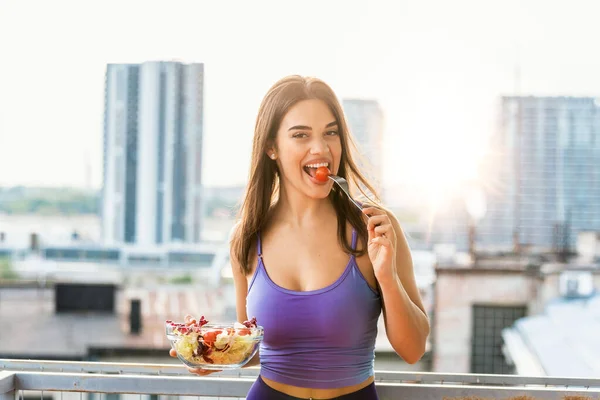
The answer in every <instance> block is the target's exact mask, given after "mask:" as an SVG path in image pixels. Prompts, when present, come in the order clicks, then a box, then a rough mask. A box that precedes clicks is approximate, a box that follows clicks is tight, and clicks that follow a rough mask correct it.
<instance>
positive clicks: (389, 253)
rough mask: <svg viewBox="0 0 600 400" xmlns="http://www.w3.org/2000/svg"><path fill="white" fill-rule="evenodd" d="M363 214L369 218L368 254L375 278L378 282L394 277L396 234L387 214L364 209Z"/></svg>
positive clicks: (369, 208) (377, 209)
mask: <svg viewBox="0 0 600 400" xmlns="http://www.w3.org/2000/svg"><path fill="white" fill-rule="evenodd" d="M362 211H363V213H364V214H365V215H367V216H368V217H369V220H368V222H367V231H368V232H369V244H368V253H369V258H370V259H371V264H373V272H374V273H375V278H377V280H378V281H379V282H381V281H382V280H387V279H394V278H395V277H396V267H395V265H396V232H395V231H394V227H393V226H392V221H391V220H390V217H389V216H388V215H387V213H386V212H385V211H383V210H380V209H379V208H375V207H366V208H363V210H362Z"/></svg>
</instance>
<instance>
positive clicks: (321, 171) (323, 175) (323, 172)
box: [315, 167, 331, 182]
mask: <svg viewBox="0 0 600 400" xmlns="http://www.w3.org/2000/svg"><path fill="white" fill-rule="evenodd" d="M329 175H331V172H330V171H329V168H327V167H319V168H317V171H316V172H315V179H316V180H318V181H319V182H327V177H328V176H329Z"/></svg>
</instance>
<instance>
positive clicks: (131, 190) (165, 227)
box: [102, 62, 204, 246]
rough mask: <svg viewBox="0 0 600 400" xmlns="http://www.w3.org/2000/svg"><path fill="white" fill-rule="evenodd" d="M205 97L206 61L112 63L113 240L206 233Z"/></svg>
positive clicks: (109, 218)
mask: <svg viewBox="0 0 600 400" xmlns="http://www.w3.org/2000/svg"><path fill="white" fill-rule="evenodd" d="M203 102H204V65H203V64H182V63H178V62H146V63H143V64H109V65H108V66H107V69H106V83H105V106H104V107H105V111H104V177H103V188H102V235H103V239H104V241H105V242H106V243H131V244H136V245H145V246H151V245H157V244H163V243H172V242H186V243H195V242H199V241H200V234H201V217H202V207H201V200H202V199H201V193H202V192H201V172H202V136H203V118H204V114H203Z"/></svg>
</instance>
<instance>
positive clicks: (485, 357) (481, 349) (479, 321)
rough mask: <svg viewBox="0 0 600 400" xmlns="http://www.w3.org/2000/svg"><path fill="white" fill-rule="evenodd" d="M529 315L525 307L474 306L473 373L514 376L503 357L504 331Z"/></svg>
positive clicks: (472, 336) (472, 335)
mask: <svg viewBox="0 0 600 400" xmlns="http://www.w3.org/2000/svg"><path fill="white" fill-rule="evenodd" d="M526 315H527V307H526V306H516V307H507V306H488V305H486V306H482V305H474V306H473V310H472V318H473V324H472V334H471V373H476V374H512V373H514V371H513V369H512V367H511V366H509V365H508V364H507V363H506V361H505V359H504V355H503V353H502V345H503V342H502V330H503V329H504V328H508V327H510V326H512V325H513V324H514V322H515V321H516V320H518V319H519V318H523V317H524V316H526Z"/></svg>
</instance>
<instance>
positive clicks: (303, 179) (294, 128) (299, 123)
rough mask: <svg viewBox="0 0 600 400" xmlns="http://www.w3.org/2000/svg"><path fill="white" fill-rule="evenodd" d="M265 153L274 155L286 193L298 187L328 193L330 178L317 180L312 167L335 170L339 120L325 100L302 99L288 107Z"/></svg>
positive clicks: (314, 195) (318, 194)
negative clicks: (271, 144) (273, 139)
mask: <svg viewBox="0 0 600 400" xmlns="http://www.w3.org/2000/svg"><path fill="white" fill-rule="evenodd" d="M267 154H268V156H269V157H271V156H272V155H273V154H274V155H275V160H276V162H277V165H278V167H279V171H280V173H281V183H282V185H284V187H285V190H286V191H287V192H288V193H289V191H290V190H297V191H300V192H302V193H304V194H305V195H307V196H309V197H312V198H325V197H327V196H328V195H329V191H330V190H331V186H332V182H331V181H330V180H327V181H326V182H320V181H318V180H316V179H315V171H316V169H317V167H319V166H323V165H325V166H327V167H328V168H329V170H330V171H331V173H333V174H337V171H338V169H339V165H340V159H341V156H342V143H341V140H340V133H339V128H338V124H337V121H336V119H335V117H334V116H333V113H332V112H331V110H330V109H329V107H328V106H327V104H326V103H325V102H323V101H322V100H303V101H301V102H299V103H297V104H295V105H294V106H293V107H292V108H290V109H289V111H288V112H287V114H286V115H285V116H284V118H283V120H282V121H281V125H280V127H279V130H278V131H277V136H276V137H275V146H274V148H271V149H269V150H268V152H267ZM271 158H272V157H271Z"/></svg>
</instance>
